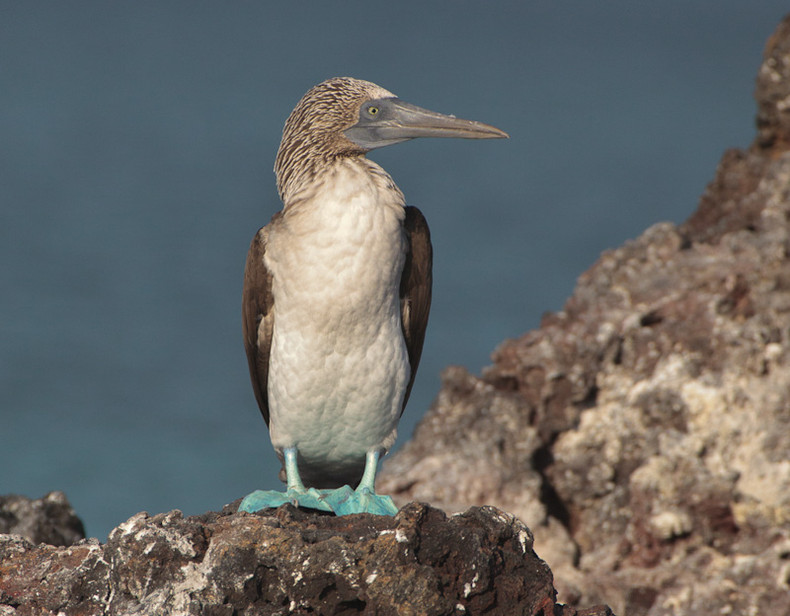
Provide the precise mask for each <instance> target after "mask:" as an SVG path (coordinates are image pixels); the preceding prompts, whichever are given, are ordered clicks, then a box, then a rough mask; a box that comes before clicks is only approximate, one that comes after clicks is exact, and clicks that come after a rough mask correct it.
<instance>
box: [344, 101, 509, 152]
mask: <svg viewBox="0 0 790 616" xmlns="http://www.w3.org/2000/svg"><path fill="white" fill-rule="evenodd" d="M371 109H373V110H374V112H373V113H371ZM345 135H346V137H348V138H349V139H350V140H351V141H353V142H354V143H356V144H357V145H359V146H361V147H363V148H365V149H367V150H372V149H374V148H380V147H382V146H385V145H391V144H393V143H399V142H401V141H406V140H407V139H415V138H417V137H460V138H462V139H503V138H504V139H506V138H507V137H508V134H507V133H506V132H505V131H502V130H499V129H498V128H496V127H494V126H491V125H489V124H483V123H482V122H475V121H474V120H462V119H461V118H456V117H455V116H452V115H445V114H443V113H437V112H435V111H430V110H428V109H423V108H422V107H418V106H417V105H412V104H411V103H407V102H405V101H402V100H400V99H399V98H383V99H379V100H374V101H369V102H367V103H365V104H364V105H362V108H361V109H360V112H359V120H358V121H357V123H356V124H354V126H352V127H351V128H348V129H346V131H345Z"/></svg>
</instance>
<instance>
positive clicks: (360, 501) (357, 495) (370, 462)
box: [324, 449, 398, 515]
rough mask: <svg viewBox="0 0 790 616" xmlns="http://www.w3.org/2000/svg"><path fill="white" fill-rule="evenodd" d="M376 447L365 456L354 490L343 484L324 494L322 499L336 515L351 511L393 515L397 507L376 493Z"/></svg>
mask: <svg viewBox="0 0 790 616" xmlns="http://www.w3.org/2000/svg"><path fill="white" fill-rule="evenodd" d="M380 455H381V452H380V451H379V450H378V449H375V450H371V451H369V452H368V453H367V456H365V470H364V472H363V473H362V479H361V480H360V482H359V485H358V486H357V489H356V490H352V489H351V488H350V487H349V486H343V487H342V488H338V489H337V490H332V491H331V492H329V493H327V494H325V495H324V501H325V502H326V503H327V504H329V506H330V507H331V508H332V511H334V512H335V513H336V514H337V515H349V514H351V513H374V514H376V515H395V514H396V513H398V508H397V507H396V506H395V503H393V502H392V498H391V497H389V496H385V495H381V494H376V489H375V482H376V471H377V470H378V465H379V456H380Z"/></svg>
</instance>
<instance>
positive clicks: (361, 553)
mask: <svg viewBox="0 0 790 616" xmlns="http://www.w3.org/2000/svg"><path fill="white" fill-rule="evenodd" d="M235 510H236V507H235V506H228V507H226V508H225V511H223V513H209V514H205V515H203V516H196V517H190V518H184V517H183V516H182V515H181V513H180V512H178V511H171V512H170V513H163V514H159V515H156V516H154V517H150V516H148V515H147V514H146V513H140V514H138V515H136V516H133V517H132V518H130V519H129V520H128V521H127V522H125V523H124V524H121V525H120V526H119V527H118V528H116V529H115V530H113V532H112V533H111V534H110V536H109V538H108V541H107V544H106V545H101V544H99V542H98V541H96V540H95V539H90V540H83V541H80V542H78V543H76V544H74V545H72V546H68V547H55V546H52V545H47V544H40V545H34V544H32V543H31V542H29V541H28V540H26V539H24V538H22V537H21V536H18V535H8V534H6V535H0V614H2V615H3V616H7V615H11V614H13V615H16V616H23V615H25V616H27V615H33V614H34V615H37V616H45V615H46V616H54V615H56V614H58V615H59V614H65V615H68V616H71V615H86V616H87V615H99V614H102V615H115V614H118V615H121V614H139V615H147V614H150V615H152V616H153V615H157V616H162V615H164V614H178V615H185V614H189V615H192V614H194V615H198V614H200V615H207V616H218V615H225V614H227V615H228V616H230V615H253V614H255V615H267V614H272V615H274V614H371V615H372V614H382V615H388V614H391V615H393V616H396V615H408V614H414V615H429V614H436V615H440V614H441V615H444V614H448V615H449V614H459V615H460V614H491V615H497V614H501V615H503V616H505V615H511V614H530V615H533V614H534V615H542V616H574V615H576V616H607V614H609V615H610V614H611V612H610V611H609V610H608V609H607V608H604V607H599V608H592V609H587V610H581V611H578V612H577V611H576V610H575V609H573V608H570V607H567V608H564V607H563V606H560V605H557V604H555V600H554V599H555V591H554V587H553V585H552V575H551V571H550V570H549V568H548V566H546V564H545V563H544V562H543V561H541V560H540V559H539V558H538V557H537V556H536V555H535V553H534V552H533V551H532V535H531V533H530V531H529V529H528V528H527V527H526V526H524V525H523V524H522V523H521V522H519V521H518V520H517V519H515V518H514V517H513V516H510V515H509V514H506V513H503V512H501V511H498V510H496V509H494V508H492V507H483V508H472V509H470V510H468V511H466V512H465V513H463V514H460V515H456V516H453V517H450V518H448V517H447V516H446V515H445V514H444V513H443V512H441V511H439V510H437V509H433V508H431V507H428V506H426V505H420V504H412V505H409V506H408V507H405V508H404V509H402V510H401V511H400V512H399V513H398V515H397V516H395V517H394V518H392V517H388V516H374V515H368V514H362V515H354V516H346V517H341V518H337V517H334V516H331V515H324V514H321V513H313V512H305V511H302V510H298V509H294V508H293V507H291V506H289V505H286V506H283V507H281V508H280V509H278V510H276V511H272V510H269V511H268V512H265V513H262V514H256V515H250V514H246V513H234V512H235Z"/></svg>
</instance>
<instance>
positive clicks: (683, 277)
mask: <svg viewBox="0 0 790 616" xmlns="http://www.w3.org/2000/svg"><path fill="white" fill-rule="evenodd" d="M756 99H757V103H758V115H757V128H758V134H757V137H756V139H755V142H754V144H753V145H752V146H751V147H750V148H749V149H747V150H732V151H729V152H727V153H725V155H724V157H723V159H722V161H721V163H720V165H719V168H718V170H717V173H716V176H715V179H714V180H713V182H712V183H711V184H710V185H709V186H708V188H707V190H706V191H705V192H704V194H703V195H702V199H701V200H700V203H699V207H698V209H697V211H696V212H694V213H693V215H692V216H691V217H690V218H689V219H688V220H687V221H686V222H685V223H684V224H682V225H679V226H676V225H673V224H668V223H662V224H657V225H655V226H654V227H651V228H650V229H648V230H647V231H645V233H644V234H643V235H642V236H641V237H639V238H638V239H636V240H634V241H632V242H628V243H627V244H625V245H624V246H622V247H621V248H618V249H616V250H612V251H609V252H606V253H604V254H603V255H602V256H601V258H600V259H599V261H598V262H597V263H596V264H594V265H593V267H592V268H591V269H590V270H588V271H587V272H585V273H584V274H583V275H582V276H581V277H580V278H579V281H578V285H577V288H576V290H575V291H574V294H573V296H572V297H571V298H570V299H569V300H568V302H567V304H566V305H565V308H564V310H563V311H561V312H559V313H557V314H549V315H547V316H546V317H545V318H544V319H543V322H542V324H541V327H540V329H538V330H536V331H532V332H529V333H527V334H525V335H524V336H522V337H521V338H519V339H517V340H510V341H507V342H505V343H503V344H502V345H501V346H500V347H499V348H498V349H497V350H496V352H495V353H494V355H493V362H494V363H493V365H492V366H491V367H490V368H488V369H487V370H486V371H485V372H484V374H483V375H482V376H481V377H477V376H473V375H471V374H469V373H468V372H467V371H465V370H464V369H463V368H450V369H448V370H447V371H446V372H445V374H444V382H443V386H442V389H441V392H440V394H439V396H438V398H437V400H436V402H435V403H434V405H433V408H432V409H431V410H430V412H429V413H428V414H427V416H426V417H425V419H424V420H423V421H422V423H421V424H420V425H419V426H418V428H417V430H416V432H415V435H414V437H413V439H412V440H411V441H410V442H409V443H407V444H406V446H405V447H404V448H403V449H402V450H401V451H400V452H399V453H398V454H397V455H395V456H394V457H393V458H392V459H391V460H389V461H387V462H385V465H384V469H383V473H382V475H381V483H380V488H381V489H382V491H384V492H387V493H389V494H392V495H393V497H394V498H395V501H396V503H397V502H401V503H402V502H408V501H410V500H422V499H426V500H430V502H431V503H432V504H433V505H435V506H438V507H441V508H443V509H445V510H447V511H454V510H460V509H464V508H466V507H468V506H470V505H473V504H481V503H486V504H489V505H495V506H497V507H499V508H501V509H504V510H506V511H510V512H512V513H513V514H515V515H517V516H518V517H519V518H520V519H522V520H524V521H525V522H526V523H527V524H528V525H529V527H530V528H531V529H532V530H533V531H534V533H535V540H536V541H535V546H536V549H537V552H538V553H539V554H540V555H541V556H542V557H543V558H545V559H546V561H547V562H548V563H549V565H551V567H552V569H553V571H554V575H555V578H556V580H557V587H558V589H559V591H560V595H559V597H560V600H563V601H567V602H569V603H572V604H582V605H584V604H587V605H589V604H591V603H597V602H606V603H608V604H609V605H611V606H612V608H613V609H614V611H615V612H617V613H618V614H621V616H642V615H649V616H663V615H670V614H790V18H787V19H785V21H784V22H783V23H782V24H780V26H779V28H778V29H777V31H776V33H775V34H774V35H773V36H772V37H771V38H770V39H769V41H768V44H767V46H766V50H765V55H764V60H763V63H762V66H761V67H760V70H759V73H758V77H757V89H756Z"/></svg>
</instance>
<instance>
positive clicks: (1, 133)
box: [0, 0, 788, 540]
mask: <svg viewBox="0 0 790 616" xmlns="http://www.w3.org/2000/svg"><path fill="white" fill-rule="evenodd" d="M787 11H788V6H787V3H786V2H782V1H777V0H759V1H756V2H747V1H745V0H740V1H736V0H718V1H712V0H711V1H685V2H680V1H666V2H642V1H634V0H628V1H625V0H615V1H607V2H598V3H592V2H583V1H577V2H548V1H546V2H499V3H493V2H452V3H450V2H445V3H439V2H413V1H409V2H398V3H371V2H356V1H355V2H343V3H329V2H325V3H318V2H290V3H286V2H281V3H273V2H272V3H268V2H222V3H221V2H191V1H190V2H186V1H184V2H134V3H116V2H105V1H101V2H100V1H96V2H84V1H74V2H54V1H51V2H35V3H34V2H2V3H0V494H7V493H18V494H24V495H27V496H31V497H40V496H42V495H43V494H45V493H46V492H48V491H50V490H63V491H65V492H66V494H67V496H68V497H69V499H70V501H71V503H72V504H73V506H74V507H75V509H76V511H77V513H78V515H80V516H81V518H82V519H83V520H84V521H85V524H86V529H87V532H88V534H89V535H91V536H97V537H99V538H100V539H102V540H104V539H105V538H106V536H107V533H108V532H109V531H110V530H111V529H112V528H113V527H114V526H116V525H117V524H119V523H121V522H123V521H124V520H125V519H127V518H128V517H130V516H131V515H133V514H135V513H136V512H139V511H143V510H145V511H149V512H151V513H152V514H153V513H157V512H161V511H167V510H170V509H174V508H177V509H181V510H182V511H183V512H184V513H185V514H197V513H202V512H204V511H206V510H212V509H213V510H217V509H219V508H221V507H222V505H223V504H225V503H228V502H231V501H233V500H234V499H236V498H238V497H240V496H243V495H244V494H246V493H247V492H249V491H251V490H253V489H256V488H278V489H279V486H280V485H281V484H280V483H279V481H278V480H277V470H278V469H279V464H278V462H277V460H276V458H275V456H274V453H273V452H272V450H271V447H270V443H269V440H268V434H267V432H266V429H265V425H264V422H263V421H262V419H261V417H260V414H259V412H258V409H257V407H256V405H255V401H254V399H253V396H252V390H251V388H250V385H249V379H248V373H247V366H246V360H245V358H244V351H243V348H242V343H241V325H240V295H241V282H242V272H243V267H244V259H245V254H246V251H247V247H248V245H249V241H250V239H251V238H252V236H253V234H254V233H255V231H256V230H257V229H258V228H259V227H260V226H262V225H263V224H265V223H266V222H268V220H269V218H270V217H271V215H272V214H273V213H274V212H275V211H277V210H278V209H279V207H280V204H279V200H278V198H277V194H276V189H275V181H274V175H273V173H272V171H271V170H272V166H273V163H274V156H275V153H276V150H277V145H278V143H279V138H280V133H281V130H282V125H283V122H284V121H285V119H286V117H287V116H288V113H289V112H290V111H291V109H292V108H293V106H294V105H295V104H296V102H297V101H298V100H299V98H300V97H301V95H302V94H303V93H304V92H305V91H306V90H307V89H308V88H309V87H311V86H312V85H314V84H315V83H318V82H319V81H322V80H323V79H326V78H328V77H332V76H337V75H350V76H354V77H359V78H363V79H368V80H371V81H374V82H376V83H378V84H379V85H382V86H384V87H385V88H387V89H389V90H391V91H393V92H395V93H396V94H398V95H399V96H400V97H401V98H403V99H404V100H407V101H409V102H413V103H415V104H417V105H420V106H422V107H427V108H429V109H434V110H436V111H441V112H445V113H454V114H456V115H458V116H460V117H465V118H469V119H475V120H480V121H483V122H487V123H490V124H494V125H496V126H498V127H500V128H502V129H504V130H506V131H507V132H509V133H510V136H511V138H510V140H508V141H460V140H459V141H455V140H422V141H419V140H417V141H413V142H410V143H405V144H401V145H398V146H396V147H392V148H386V149H384V150H380V151H377V152H375V153H374V154H373V155H372V158H374V159H375V160H376V161H377V162H378V163H380V164H381V165H382V166H383V167H384V168H385V169H387V170H388V171H389V172H390V173H391V175H392V176H393V177H394V178H395V180H396V182H397V183H398V185H399V186H400V187H401V189H402V190H403V191H404V193H405V194H406V197H407V201H408V202H409V203H410V204H412V205H417V206H418V207H420V208H421V209H422V211H423V213H424V214H425V215H426V217H427V218H428V221H429V223H430V226H431V231H432V236H433V244H434V252H435V261H434V302H433V310H432V314H431V321H430V324H429V329H428V334H427V337H426V342H425V350H424V353H423V358H422V363H421V366H420V372H419V374H418V377H417V382H416V385H415V388H414V391H413V393H412V397H411V402H410V404H409V408H408V409H407V411H406V414H405V416H404V420H403V421H402V422H401V436H400V438H399V441H398V445H401V444H402V443H403V442H405V440H406V439H408V437H409V435H410V434H411V433H412V431H413V429H414V426H415V424H416V422H417V421H418V420H419V419H420V417H422V415H423V414H424V412H425V411H426V410H427V409H428V407H429V406H430V404H431V402H432V400H433V398H434V397H435V395H436V393H437V392H438V390H439V387H440V373H441V371H442V369H443V368H444V367H445V366H447V365H450V364H461V365H464V366H466V367H467V368H468V369H469V370H471V371H472V372H474V373H479V372H480V371H481V369H482V368H483V367H484V366H486V365H487V364H489V363H490V360H489V355H490V353H491V351H492V350H493V349H494V348H495V347H496V345H497V344H498V343H500V342H501V341H502V340H504V339H506V338H511V337H517V336H519V335H520V334H522V333H524V332H526V331H528V330H529V329H533V328H535V327H537V326H538V324H539V322H540V318H541V315H542V314H543V313H545V312H546V311H557V310H560V309H561V308H562V306H563V303H564V301H565V300H566V299H567V297H568V296H569V295H570V293H571V292H572V290H573V286H574V283H575V279H576V278H577V276H578V275H579V274H581V273H582V272H583V271H584V270H585V269H587V268H588V267H589V266H590V265H592V263H593V262H594V261H595V260H596V259H597V257H598V256H599V254H600V253H601V252H602V251H603V250H606V249H609V248H614V247H617V246H618V245H620V244H622V243H623V242H625V241H627V240H628V239H630V238H634V237H636V236H638V235H639V234H640V233H641V232H642V231H643V230H644V229H645V228H647V227H648V226H650V225H652V224H654V223H657V222H660V221H672V222H676V223H679V222H682V221H683V220H684V219H685V218H687V217H688V216H689V215H690V214H691V213H692V212H693V211H694V209H695V207H696V204H697V200H698V198H699V196H700V195H701V193H702V192H703V190H704V188H705V186H706V184H707V183H708V182H709V181H710V180H711V179H712V178H713V175H714V172H715V169H716V165H717V162H718V160H719V158H720V157H721V155H722V153H723V152H724V151H725V149H727V148H730V147H747V146H748V145H749V143H750V142H751V141H752V139H753V137H754V135H755V130H754V115H755V104H754V102H753V99H752V91H753V86H754V78H755V76H756V73H757V69H758V67H759V65H760V61H761V54H762V50H763V46H764V44H765V41H766V39H767V38H768V36H769V35H770V34H771V33H772V32H773V30H774V28H775V27H776V25H777V24H778V22H779V20H780V19H781V17H782V16H783V14H784V13H785V12H787Z"/></svg>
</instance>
